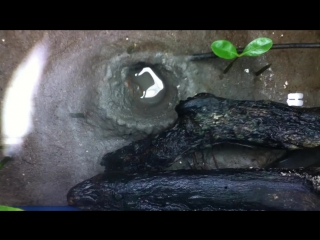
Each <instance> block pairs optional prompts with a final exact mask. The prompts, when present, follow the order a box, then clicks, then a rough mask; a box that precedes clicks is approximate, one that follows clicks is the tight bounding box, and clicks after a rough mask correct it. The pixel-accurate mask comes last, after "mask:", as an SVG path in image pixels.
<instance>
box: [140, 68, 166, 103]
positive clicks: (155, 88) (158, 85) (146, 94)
mask: <svg viewBox="0 0 320 240" xmlns="http://www.w3.org/2000/svg"><path fill="white" fill-rule="evenodd" d="M146 72H147V73H149V74H150V76H151V77H152V79H153V81H154V84H153V85H152V86H150V87H149V88H148V89H147V90H146V91H143V95H142V96H141V97H140V98H153V97H155V96H157V95H158V93H159V92H160V91H161V90H162V89H163V83H162V81H161V79H160V78H159V77H158V76H157V75H156V74H155V73H154V72H153V71H152V69H151V68H149V67H145V68H143V69H142V71H141V72H140V73H136V74H135V76H137V77H138V76H141V75H142V74H144V73H146Z"/></svg>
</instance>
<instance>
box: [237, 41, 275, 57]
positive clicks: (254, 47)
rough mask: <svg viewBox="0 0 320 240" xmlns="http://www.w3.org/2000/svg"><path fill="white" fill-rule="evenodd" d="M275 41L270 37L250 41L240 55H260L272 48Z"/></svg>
mask: <svg viewBox="0 0 320 240" xmlns="http://www.w3.org/2000/svg"><path fill="white" fill-rule="evenodd" d="M272 45H273V42H272V40H271V39H270V38H257V39H255V40H253V41H252V42H251V43H249V44H248V45H247V46H246V48H245V49H244V50H243V52H242V53H241V54H240V56H250V57H255V56H259V55H261V54H263V53H265V52H267V51H269V50H270V48H271V47H272Z"/></svg>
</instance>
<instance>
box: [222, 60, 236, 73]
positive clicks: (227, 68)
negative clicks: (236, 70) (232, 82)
mask: <svg viewBox="0 0 320 240" xmlns="http://www.w3.org/2000/svg"><path fill="white" fill-rule="evenodd" d="M237 59H239V58H238V57H236V58H235V59H234V60H232V62H231V63H229V65H228V66H227V67H226V69H225V70H224V71H223V74H226V73H227V72H228V71H229V70H230V68H231V67H232V66H233V63H234V62H235V61H236V60H237Z"/></svg>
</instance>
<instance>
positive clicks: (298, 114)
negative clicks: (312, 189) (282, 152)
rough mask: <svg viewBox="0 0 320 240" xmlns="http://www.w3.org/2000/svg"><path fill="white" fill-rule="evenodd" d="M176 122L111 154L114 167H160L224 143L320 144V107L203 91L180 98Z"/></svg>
mask: <svg viewBox="0 0 320 240" xmlns="http://www.w3.org/2000/svg"><path fill="white" fill-rule="evenodd" d="M176 112H177V113H178V120H177V122H176V123H175V125H174V126H173V127H172V128H170V129H167V130H165V131H163V132H162V133H160V134H158V135H157V136H152V137H147V138H145V139H142V140H140V141H136V142H133V143H131V144H130V145H128V146H125V147H123V148H121V149H119V150H116V151H114V152H111V153H108V154H106V155H105V156H104V157H103V159H102V162H101V164H102V165H104V166H105V167H106V170H108V171H126V172H138V171H159V170H163V169H165V168H167V167H169V166H171V165H172V164H173V162H174V161H175V160H177V159H179V158H181V157H183V156H185V155H186V154H190V153H193V152H196V151H202V150H203V149H205V148H208V147H212V146H213V145H216V144H220V143H233V144H243V145H252V146H261V147H268V148H277V149H288V150H293V149H309V148H314V147H318V146H320V115H319V113H320V108H300V107H290V106H287V105H285V104H281V103H276V102H272V101H238V100H230V99H224V98H219V97H215V96H214V95H212V94H209V93H201V94H198V95H196V96H195V97H192V98H188V99H187V100H185V101H180V103H179V104H178V105H177V106H176Z"/></svg>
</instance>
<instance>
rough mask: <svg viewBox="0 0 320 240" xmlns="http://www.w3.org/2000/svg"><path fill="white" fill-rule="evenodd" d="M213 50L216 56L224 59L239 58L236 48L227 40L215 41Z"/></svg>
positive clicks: (212, 45)
mask: <svg viewBox="0 0 320 240" xmlns="http://www.w3.org/2000/svg"><path fill="white" fill-rule="evenodd" d="M211 49H212V51H213V52H214V54H215V55H217V56H218V57H221V58H224V59H233V58H235V57H238V56H239V54H238V53H237V49H236V47H235V46H234V45H233V44H232V43H231V42H229V41H227V40H218V41H214V42H213V43H212V44H211Z"/></svg>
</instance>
